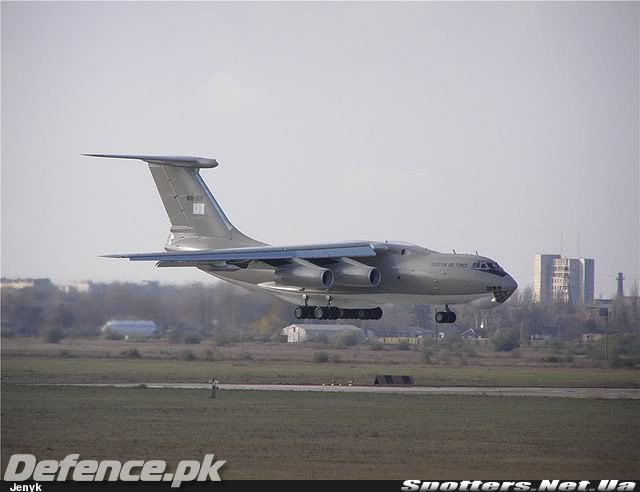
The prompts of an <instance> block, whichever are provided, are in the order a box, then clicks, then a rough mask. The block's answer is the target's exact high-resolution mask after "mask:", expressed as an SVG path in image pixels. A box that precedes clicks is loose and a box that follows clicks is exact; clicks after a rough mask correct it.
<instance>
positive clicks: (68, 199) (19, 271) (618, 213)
mask: <svg viewBox="0 0 640 492" xmlns="http://www.w3.org/2000/svg"><path fill="white" fill-rule="evenodd" d="M638 7H639V3H637V2H629V3H622V2H621V3H618V2H614V3H596V2H588V3H577V2H572V3H547V2H541V3H519V2H518V3H515V2H514V3H151V2H149V3H126V2H122V3H121V2H116V3H90V2H87V3H75V2H70V3H53V2H47V3H15V2H13V3H12V2H3V3H2V274H3V275H5V276H47V277H52V278H53V279H55V280H58V281H71V280H77V279H85V278H89V279H95V280H142V279H159V280H161V281H164V282H184V281H193V280H195V281H210V279H211V277H208V276H207V275H205V274H204V273H201V272H198V271H197V270H195V269H184V270H181V269H156V268H154V267H153V265H152V264H134V263H129V262H125V261H118V260H108V259H102V258H98V257H97V255H99V254H104V253H111V252H129V251H159V250H161V249H162V246H163V244H164V240H165V238H166V235H167V232H168V226H169V222H168V219H167V217H166V215H165V213H164V210H163V208H162V204H161V201H160V199H159V197H158V195H157V192H156V189H155V186H154V184H153V181H152V179H151V176H150V174H149V171H148V170H147V169H146V166H145V165H144V164H143V163H138V162H135V161H110V160H99V159H90V158H85V157H81V156H80V154H81V153H83V152H105V153H140V154H144V153H146V154H189V155H201V156H206V157H215V158H217V159H218V160H219V162H220V163H221V165H220V167H218V168H217V169H214V170H209V171H203V176H204V178H205V180H206V181H207V183H208V184H209V186H210V187H211V189H212V191H213V192H214V194H215V195H216V197H217V198H218V200H219V201H220V203H221V204H222V206H223V208H224V209H225V211H226V212H227V215H228V216H229V218H230V219H231V220H232V222H234V224H235V225H236V226H237V227H238V228H239V229H240V230H242V231H243V232H245V233H246V234H249V235H250V236H253V237H255V238H257V239H260V240H262V241H265V242H269V243H276V244H285V243H309V242H316V241H332V240H345V239H376V240H385V239H397V240H405V241H410V242H414V243H417V244H421V245H423V246H427V247H429V248H432V249H436V250H441V251H448V250H451V248H455V249H456V251H457V252H473V251H474V250H478V252H480V253H481V254H486V255H488V256H491V257H494V258H495V259H497V260H498V261H499V262H500V263H501V264H502V265H503V266H504V267H505V268H506V269H507V270H508V271H510V272H512V273H513V274H514V277H515V278H516V279H517V280H518V281H519V283H520V284H521V285H526V284H529V283H531V282H532V276H533V256H534V254H535V253H537V252H555V251H558V250H559V248H560V228H561V225H564V241H563V243H564V253H565V254H567V255H576V254H577V240H576V239H577V238H576V232H577V229H578V227H579V228H580V254H581V255H582V256H589V257H593V258H595V259H596V274H597V277H596V294H598V293H600V292H602V293H603V294H604V295H607V294H610V293H611V292H612V291H613V290H614V289H615V281H614V278H613V276H614V275H615V273H616V272H617V271H624V272H625V274H626V276H627V278H629V279H632V278H638V277H640V273H639V270H640V266H639V262H640V259H639V256H640V254H639V235H640V233H639V227H640V219H639V215H640V212H639V209H640V202H639V184H640V176H639V136H638V135H639V132H640V128H639V122H638V120H639V96H638V92H639V89H638V87H639V56H640V52H639V21H638V18H639V8H638Z"/></svg>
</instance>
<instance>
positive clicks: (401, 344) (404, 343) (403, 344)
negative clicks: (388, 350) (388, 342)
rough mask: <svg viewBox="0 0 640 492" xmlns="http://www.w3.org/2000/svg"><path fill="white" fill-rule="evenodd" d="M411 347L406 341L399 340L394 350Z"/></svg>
mask: <svg viewBox="0 0 640 492" xmlns="http://www.w3.org/2000/svg"><path fill="white" fill-rule="evenodd" d="M410 348H411V347H410V346H409V344H408V343H407V342H401V343H399V344H398V345H396V350H409V349H410Z"/></svg>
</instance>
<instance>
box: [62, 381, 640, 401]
mask: <svg viewBox="0 0 640 492" xmlns="http://www.w3.org/2000/svg"><path fill="white" fill-rule="evenodd" d="M141 385H144V386H146V387H147V388H174V389H200V390H209V389H210V388H211V384H209V383H84V384H83V383H72V384H64V383H55V384H51V385H50V386H93V387H115V388H139V387H141ZM218 388H219V391H223V392H224V391H225V390H240V391H312V392H325V393H374V394H376V393H377V394H402V395H471V396H495V397H500V396H530V397H545V398H579V399H600V400H620V399H624V400H640V389H636V388H541V387H520V388H519V387H494V386H408V387H403V386H330V385H327V386H322V385H298V384H220V385H219V386H218Z"/></svg>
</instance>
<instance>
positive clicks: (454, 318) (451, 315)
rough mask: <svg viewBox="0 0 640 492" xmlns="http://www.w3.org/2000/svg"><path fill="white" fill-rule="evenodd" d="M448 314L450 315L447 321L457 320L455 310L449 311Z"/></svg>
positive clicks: (453, 321)
mask: <svg viewBox="0 0 640 492" xmlns="http://www.w3.org/2000/svg"><path fill="white" fill-rule="evenodd" d="M447 315H448V316H447V317H448V319H447V323H455V322H456V318H457V316H456V313H454V312H453V311H449V312H448V313H447Z"/></svg>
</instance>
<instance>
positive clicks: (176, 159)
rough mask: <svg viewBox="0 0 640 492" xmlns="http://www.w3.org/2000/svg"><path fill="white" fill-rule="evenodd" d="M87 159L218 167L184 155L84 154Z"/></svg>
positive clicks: (204, 160)
mask: <svg viewBox="0 0 640 492" xmlns="http://www.w3.org/2000/svg"><path fill="white" fill-rule="evenodd" d="M82 155H85V156H87V157H108V158H111V159H139V160H141V161H145V162H148V163H149V164H158V165H160V166H175V167H191V168H211V167H216V166H217V165H218V161H216V160H215V159H209V158H206V157H193V156H182V155H169V156H167V155H124V154H82Z"/></svg>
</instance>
